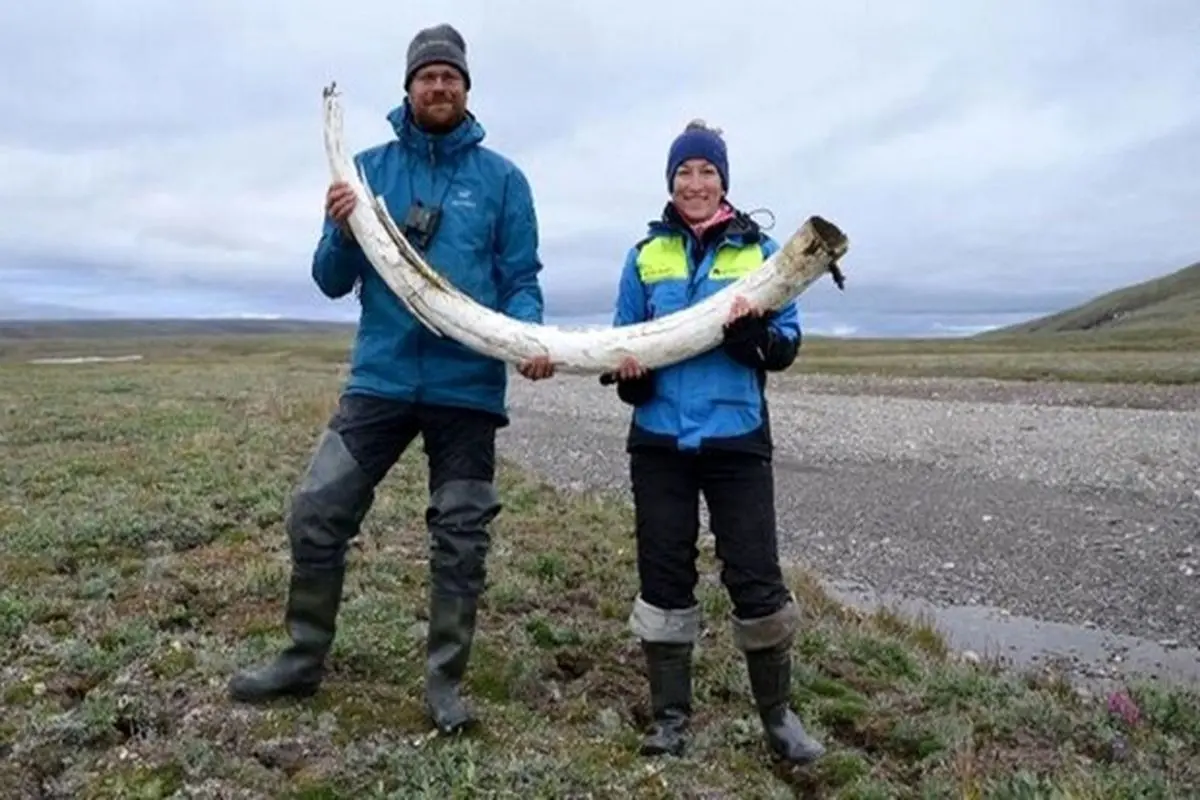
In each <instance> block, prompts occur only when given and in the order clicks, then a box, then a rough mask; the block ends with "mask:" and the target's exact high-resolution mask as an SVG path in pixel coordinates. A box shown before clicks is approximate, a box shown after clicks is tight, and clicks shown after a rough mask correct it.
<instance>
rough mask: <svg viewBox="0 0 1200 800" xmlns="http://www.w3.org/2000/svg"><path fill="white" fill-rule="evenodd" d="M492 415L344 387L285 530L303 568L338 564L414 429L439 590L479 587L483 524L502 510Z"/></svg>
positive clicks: (486, 538) (470, 591)
mask: <svg viewBox="0 0 1200 800" xmlns="http://www.w3.org/2000/svg"><path fill="white" fill-rule="evenodd" d="M498 427H499V420H498V419H497V418H496V417H494V416H493V415H490V414H487V413H485V412H480V411H472V410H470V409H462V408H451V407H446V406H424V405H414V404H411V403H404V402H399V401H394V400H387V399H383V398H376V397H369V396H364V395H343V396H342V397H341V399H340V401H339V404H338V409H337V411H336V412H335V413H334V415H333V417H332V418H331V419H330V421H329V424H328V426H327V428H326V430H325V432H324V434H323V435H322V437H321V440H320V442H319V443H318V445H317V448H316V451H315V452H314V453H313V457H312V460H311V462H310V463H309V466H308V471H307V472H306V474H305V476H304V480H303V481H302V482H301V484H300V485H299V487H297V490H296V492H295V494H294V496H293V499H292V507H291V512H290V514H289V515H288V520H287V527H288V535H289V539H290V541H291V545H292V558H293V562H294V563H295V564H296V565H297V567H300V568H307V569H314V570H322V569H342V568H344V565H345V560H346V551H347V549H348V547H349V544H350V542H351V540H352V539H354V537H356V536H357V535H358V533H359V531H360V529H361V525H362V521H363V518H364V517H365V516H366V513H367V511H368V510H369V509H370V507H371V505H372V503H373V502H374V498H375V489H376V487H377V486H378V485H379V483H380V482H381V481H382V480H383V479H384V477H385V476H386V475H387V473H388V472H389V471H390V470H391V468H392V467H393V466H395V464H396V462H397V461H398V460H399V458H400V456H401V455H403V453H404V452H405V450H407V449H408V446H409V445H410V444H412V442H413V440H415V439H416V437H417V435H418V434H419V435H420V436H421V438H422V439H423V443H424V450H425V455H426V458H427V460H428V465H429V505H428V509H427V511H426V516H425V519H426V524H427V526H428V528H429V533H430V548H431V554H430V555H431V557H430V567H431V571H432V578H433V581H432V583H433V588H434V590H435V591H437V592H440V593H445V594H454V595H465V596H476V595H478V594H479V593H480V592H481V591H482V589H483V584H484V579H485V577H486V568H485V562H486V558H487V553H488V550H489V547H490V543H491V540H490V534H489V532H488V525H489V523H490V522H491V521H492V519H493V518H494V517H495V516H496V515H497V514H498V513H499V511H500V503H499V500H498V498H497V495H496V489H495V483H494V481H495V472H496V457H495V455H496V430H497V428H498Z"/></svg>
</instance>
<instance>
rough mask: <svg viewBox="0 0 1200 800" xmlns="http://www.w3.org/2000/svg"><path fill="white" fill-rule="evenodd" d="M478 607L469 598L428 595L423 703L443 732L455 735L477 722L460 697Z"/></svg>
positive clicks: (472, 599) (473, 635) (474, 601)
mask: <svg viewBox="0 0 1200 800" xmlns="http://www.w3.org/2000/svg"><path fill="white" fill-rule="evenodd" d="M477 607H478V605H477V602H476V600H475V599H474V598H471V597H456V596H453V595H443V594H437V593H434V594H431V595H430V603H429V638H428V643H427V648H428V650H427V653H428V654H427V660H426V668H425V702H426V708H427V710H428V712H429V716H430V718H431V719H432V720H433V723H434V725H436V726H437V728H438V730H439V731H441V732H442V733H457V732H459V731H462V730H464V729H466V728H468V727H470V726H472V725H473V724H474V723H475V722H476V721H477V720H476V718H475V715H474V714H473V713H472V711H471V710H470V708H468V707H467V705H466V703H465V702H463V699H462V697H461V696H460V686H461V684H462V680H463V676H464V675H465V674H466V671H467V663H468V661H470V657H471V643H472V640H473V639H474V637H475V619H476V614H477Z"/></svg>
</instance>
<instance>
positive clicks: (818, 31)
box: [0, 0, 1200, 332]
mask: <svg viewBox="0 0 1200 800" xmlns="http://www.w3.org/2000/svg"><path fill="white" fill-rule="evenodd" d="M10 5H11V6H12V7H11V8H10V7H6V8H5V9H3V10H0V65H2V66H3V68H4V74H5V75H6V80H5V81H4V82H2V83H0V103H3V105H4V107H5V108H6V109H7V110H8V113H6V114H5V116H4V117H3V119H0V279H3V281H4V283H3V286H4V289H3V291H2V293H0V315H6V316H15V315H18V314H21V315H32V314H36V313H45V314H47V315H56V314H59V313H69V310H70V309H76V310H78V313H80V314H84V313H98V314H122V313H128V314H137V315H141V314H144V313H145V311H146V309H147V308H149V309H153V310H155V311H156V312H161V313H164V314H165V313H171V314H189V315H199V314H206V313H213V314H215V313H222V314H230V315H238V314H259V313H261V314H272V313H278V314H284V315H289V316H291V315H297V314H298V315H307V316H313V317H324V318H352V317H353V314H354V311H355V308H354V305H353V302H352V301H351V302H347V301H339V302H337V303H330V302H329V301H328V300H326V299H325V298H323V297H321V296H320V295H319V293H318V292H316V290H315V287H313V286H312V284H311V281H310V280H309V272H308V270H309V259H310V258H311V253H312V248H313V246H314V244H315V241H316V235H317V232H318V230H319V223H320V202H321V195H322V193H323V190H324V186H325V183H326V181H327V179H328V175H327V171H326V168H325V165H324V154H323V152H322V150H321V145H320V115H319V111H320V109H319V102H318V101H319V91H320V88H321V86H322V85H324V84H325V83H327V82H328V81H329V80H330V79H333V78H336V79H337V80H338V81H339V83H340V84H341V86H342V87H343V89H344V90H345V92H346V95H345V104H346V111H347V120H346V122H347V130H346V133H347V137H348V144H349V145H350V146H351V147H353V148H358V147H364V146H367V145H370V144H374V143H375V142H378V141H380V140H381V139H383V138H385V137H387V136H389V135H390V131H389V130H388V128H387V125H386V122H385V121H384V115H385V114H386V112H387V110H388V109H389V108H390V107H391V106H393V105H394V104H395V103H397V102H399V99H400V96H399V91H400V85H401V75H402V69H403V53H404V49H405V47H406V45H407V41H408V38H409V37H410V36H411V34H412V33H413V32H414V31H415V30H416V28H417V27H419V26H422V25H427V24H431V23H434V22H438V21H441V20H442V19H443V17H444V14H443V12H444V6H443V5H441V4H438V3H434V2H422V3H405V4H396V3H384V2H382V1H381V2H376V3H360V4H354V5H352V6H351V5H347V4H327V3H319V2H316V0H297V2H294V3H292V4H291V5H290V6H288V9H287V11H286V12H285V13H280V12H278V11H277V10H272V9H269V8H267V7H266V6H260V5H252V4H241V3H237V2H234V1H233V0H205V1H204V2H199V0H194V1H193V2H179V3H171V4H164V3H159V2H152V1H151V0H128V1H127V2H124V3H121V4H112V3H107V2H101V0H91V1H90V2H85V0H77V2H75V3H73V4H72V8H71V12H70V13H69V14H67V13H65V12H63V11H61V10H59V9H58V8H56V7H54V6H52V5H42V6H35V5H28V6H24V7H22V6H19V5H15V4H10ZM761 10H762V12H763V13H762V14H754V15H751V14H746V15H741V16H739V15H730V14H728V13H726V10H725V7H724V6H721V5H718V4H717V3H716V2H715V0H711V2H709V0H703V1H701V2H696V1H693V2H686V3H685V2H661V3H656V4H648V3H639V4H637V5H632V4H630V5H629V7H628V8H622V7H620V5H619V4H618V5H617V6H614V5H613V4H611V3H610V4H607V5H604V6H587V5H576V6H575V7H568V5H567V4H553V3H550V2H548V0H531V2H529V3H527V4H523V5H519V6H513V5H505V6H503V7H501V6H500V4H493V5H488V4H487V3H485V2H483V0H469V2H464V3H461V4H457V5H456V10H455V13H454V15H452V17H453V19H452V21H453V22H455V24H456V25H458V26H459V27H460V29H462V30H463V31H464V33H465V35H466V37H467V39H468V47H469V56H470V61H471V65H472V69H473V73H474V82H475V91H474V93H473V96H472V106H473V108H474V110H475V111H476V113H477V114H478V115H479V117H480V119H481V120H482V121H483V123H484V125H485V127H486V128H487V129H488V132H489V136H488V143H489V144H491V145H492V146H493V147H495V148H497V149H498V150H500V151H501V152H504V153H506V154H507V155H509V156H510V157H512V158H513V159H514V160H515V161H517V163H518V164H519V165H520V166H522V168H524V169H525V171H526V172H527V174H528V175H529V177H530V180H531V182H532V184H533V188H534V193H535V198H536V200H537V204H538V210H539V216H540V219H541V223H542V241H543V253H542V254H543V259H544V261H545V264H546V271H545V273H544V276H545V278H544V279H545V287H546V293H547V298H548V308H547V311H548V314H549V315H550V316H551V317H552V318H554V319H556V320H558V319H587V320H591V321H604V320H607V318H608V314H609V313H610V309H611V306H612V302H613V298H614V296H615V291H616V282H617V278H618V275H619V271H620V268H621V263H622V260H623V258H624V255H625V252H626V249H627V248H628V247H629V245H630V244H632V242H633V241H635V240H636V239H637V238H638V237H639V236H641V234H642V232H643V230H644V225H645V222H646V221H647V220H648V219H650V218H651V217H653V216H656V215H657V214H658V213H659V210H660V208H661V206H662V203H663V201H664V200H665V194H664V191H665V187H664V184H663V177H662V173H663V162H664V159H665V152H666V149H667V145H668V142H669V141H670V138H671V137H672V136H673V135H674V133H675V132H676V131H677V130H678V129H679V128H680V127H681V126H682V124H683V123H684V122H685V121H686V120H687V119H689V118H691V117H694V116H703V117H706V118H708V119H710V120H712V121H713V122H715V123H717V124H719V125H721V126H722V127H723V128H725V130H726V132H727V136H728V139H729V145H730V150H731V161H732V165H731V166H732V178H733V198H734V199H735V200H736V201H737V202H739V203H741V204H743V205H744V206H746V207H759V206H765V207H768V208H770V209H771V210H772V211H773V212H774V214H775V216H776V218H777V220H778V224H777V226H776V228H775V229H774V230H773V231H772V233H773V235H775V236H776V237H777V238H781V239H782V238H786V236H787V235H788V234H789V233H790V232H791V230H792V229H793V228H794V227H795V226H796V225H798V224H799V223H800V222H801V221H802V220H803V219H804V218H805V217H806V216H808V215H809V214H820V215H822V216H825V217H827V218H829V219H831V220H833V221H834V222H836V223H837V224H839V225H840V226H841V227H842V228H843V229H844V230H845V231H846V232H847V234H848V235H849V236H850V239H851V251H850V254H849V255H848V257H847V259H846V261H845V268H846V271H847V273H848V275H849V277H850V283H849V286H848V290H847V292H846V293H844V294H840V293H837V292H836V291H834V290H833V289H832V287H831V286H826V285H825V283H824V282H823V283H822V284H821V285H819V286H817V287H815V288H814V289H812V290H811V291H810V292H809V293H808V294H806V295H805V296H804V298H803V299H802V306H803V308H804V309H805V313H806V318H807V319H809V320H810V321H811V324H812V325H816V326H818V327H823V328H825V329H829V330H833V329H837V330H844V331H848V330H857V331H860V332H861V331H884V330H886V331H889V332H891V331H894V330H896V329H898V328H903V329H905V331H906V332H916V331H936V330H941V329H953V330H958V329H975V328H978V327H982V326H987V325H989V324H1000V323H1004V322H1008V321H1011V318H1012V316H1014V315H1018V316H1019V315H1027V316H1029V315H1034V314H1038V313H1044V312H1046V311H1051V310H1054V309H1055V308H1058V307H1061V306H1062V305H1064V304H1067V303H1073V302H1078V301H1079V300H1082V299H1086V298H1087V297H1088V296H1089V295H1091V294H1095V293H1097V292H1100V291H1105V290H1107V289H1110V288H1113V287H1115V286H1118V285H1121V284H1123V283H1128V282H1130V281H1134V280H1141V279H1144V278H1146V277H1150V276H1152V275H1154V274H1159V273H1162V272H1165V271H1168V270H1171V269H1175V268H1177V267H1179V266H1182V265H1184V264H1186V263H1190V262H1192V261H1194V260H1196V258H1197V257H1198V255H1197V254H1198V253H1200V232H1198V229H1197V228H1196V226H1195V209H1196V208H1197V207H1200V184H1197V182H1196V181H1194V180H1193V179H1192V178H1191V175H1192V174H1193V173H1194V171H1195V164H1197V163H1200V107H1198V106H1197V105H1196V104H1195V102H1194V98H1195V97H1197V96H1200V54H1198V52H1200V51H1197V50H1196V48H1195V42H1196V41H1197V40H1200V11H1197V10H1196V7H1195V5H1194V3H1192V2H1189V1H1188V0H1152V1H1151V2H1148V3H1144V4H1142V5H1140V6H1133V5H1130V4H1096V3H1088V2H1083V0H1072V1H1071V2H1060V3H1055V4H1048V3H1040V2H1034V1H1033V0H1024V1H1023V2H1014V3H1006V4H1004V5H1003V6H995V7H991V8H988V9H980V8H979V7H977V6H976V5H973V4H959V5H957V6H956V5H949V4H944V3H938V4H936V5H935V4H934V3H933V2H932V1H931V0H930V1H929V2H916V1H915V0H914V2H905V3H901V2H896V3H889V4H887V5H886V6H885V5H882V4H877V5H876V6H873V7H872V8H871V9H870V12H869V13H868V12H867V11H866V10H865V9H863V8H850V7H840V8H839V7H834V6H832V5H830V6H828V7H822V8H818V9H809V8H805V9H804V10H803V11H801V10H800V8H799V6H794V5H789V4H783V3H779V4H773V5H771V6H770V8H762V9H761ZM718 18H719V19H720V20H721V22H720V24H712V25H707V24H695V25H692V24H690V23H688V22H687V20H693V19H698V20H706V19H718ZM764 20H767V21H766V22H764ZM684 30H686V35H684V34H683V33H681V32H682V31H684ZM677 34H678V35H677ZM718 53H720V55H719V56H718V55H716V54H718ZM64 309H65V310H64ZM938 326H941V328H938Z"/></svg>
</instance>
